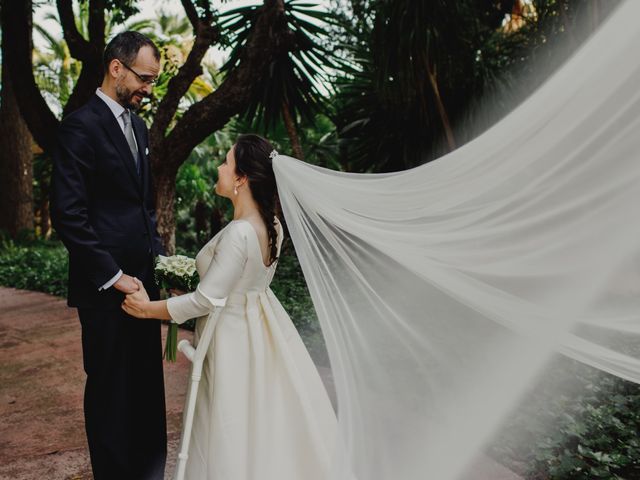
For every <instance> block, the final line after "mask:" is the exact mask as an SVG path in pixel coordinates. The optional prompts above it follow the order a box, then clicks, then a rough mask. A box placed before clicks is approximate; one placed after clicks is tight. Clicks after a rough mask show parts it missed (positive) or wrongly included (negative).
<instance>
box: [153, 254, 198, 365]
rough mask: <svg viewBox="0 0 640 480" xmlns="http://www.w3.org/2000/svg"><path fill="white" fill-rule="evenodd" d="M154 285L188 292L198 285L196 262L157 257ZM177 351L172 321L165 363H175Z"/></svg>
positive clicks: (176, 332)
mask: <svg viewBox="0 0 640 480" xmlns="http://www.w3.org/2000/svg"><path fill="white" fill-rule="evenodd" d="M155 277H156V283H157V284H158V286H159V287H160V288H163V289H165V290H166V291H169V289H176V290H182V291H184V292H190V291H193V290H195V288H196V286H197V285H198V273H197V272H196V261H195V260H194V259H193V258H189V257H187V256H185V255H172V256H171V257H165V256H163V255H158V261H157V262H156V266H155ZM177 349H178V325H177V324H176V323H174V322H173V321H172V322H171V323H170V324H169V330H168V332H167V341H166V344H165V347H164V356H163V358H165V359H166V360H167V361H169V362H175V361H176V353H177Z"/></svg>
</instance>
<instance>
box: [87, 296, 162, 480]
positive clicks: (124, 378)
mask: <svg viewBox="0 0 640 480" xmlns="http://www.w3.org/2000/svg"><path fill="white" fill-rule="evenodd" d="M78 315H79V317H80V323H81V324H82V352H83V361H84V370H85V372H86V374H87V382H86V385H85V391H84V415H85V427H86V433H87V440H88V443H89V451H90V454H91V466H92V469H93V475H94V479H95V480H163V478H164V468H165V461H166V456H167V425H166V409H165V394H164V375H163V365H162V340H161V328H160V320H150V319H137V318H133V317H131V316H129V315H127V314H126V313H125V312H124V311H123V310H121V309H111V310H104V309H102V310H101V309H92V308H79V309H78Z"/></svg>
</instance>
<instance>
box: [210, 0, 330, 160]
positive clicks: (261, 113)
mask: <svg viewBox="0 0 640 480" xmlns="http://www.w3.org/2000/svg"><path fill="white" fill-rule="evenodd" d="M316 7H317V5H316V4H313V3H308V2H307V0H290V1H288V2H285V3H284V4H283V12H284V15H283V16H282V17H281V18H282V21H283V22H285V23H286V27H287V28H288V30H289V32H290V35H289V38H288V39H287V41H288V42H290V43H291V44H293V45H295V47H294V48H289V49H281V50H280V51H279V52H278V54H277V55H276V56H275V57H274V59H273V60H272V61H271V63H270V65H269V67H268V69H266V70H265V71H264V72H262V73H261V75H260V79H259V81H258V82H257V83H256V87H255V88H254V90H253V92H252V95H251V99H250V102H249V105H248V108H247V109H246V111H245V112H243V113H244V116H245V117H246V118H247V119H249V120H254V119H255V120H256V121H255V122H252V123H254V124H255V125H260V126H262V129H263V130H264V131H267V130H273V129H275V128H276V126H277V124H278V123H279V122H280V121H282V122H283V123H284V126H285V128H286V131H287V135H288V137H289V141H290V145H291V149H292V150H293V154H294V156H296V157H297V158H300V159H302V158H304V153H303V150H302V145H301V143H300V137H299V119H302V120H305V121H307V122H309V123H311V124H313V122H314V118H315V115H316V114H317V113H318V112H321V111H323V110H325V103H326V94H323V92H322V90H323V89H324V90H326V86H323V82H328V75H327V72H328V70H329V69H332V68H336V67H337V65H336V63H335V62H334V61H333V60H332V55H331V54H330V52H329V51H328V50H327V49H326V48H325V47H323V46H322V45H321V42H322V41H323V40H324V39H326V36H327V33H328V32H327V30H326V24H329V23H331V22H333V21H334V18H333V16H332V15H331V14H330V13H327V12H322V11H318V10H317V9H316ZM258 12H259V7H258V6H247V7H242V8H238V9H234V10H231V11H229V12H227V13H225V14H223V15H222V18H223V20H224V23H223V27H224V28H225V29H226V31H227V33H228V35H229V41H230V44H233V45H234V48H233V49H232V51H231V54H230V57H229V60H228V61H227V62H226V64H225V65H224V66H223V67H222V71H223V72H229V71H233V70H234V68H236V67H237V66H238V63H239V59H240V56H241V53H242V51H243V49H244V48H245V46H246V41H247V38H248V37H249V35H250V33H251V31H252V30H253V29H254V28H255V22H256V19H257V15H258ZM305 17H306V18H305ZM310 19H314V21H312V20H310Z"/></svg>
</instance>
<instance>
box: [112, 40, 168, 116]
mask: <svg viewBox="0 0 640 480" xmlns="http://www.w3.org/2000/svg"><path fill="white" fill-rule="evenodd" d="M119 63H120V65H119V67H120V68H119V72H118V76H117V78H116V95H117V97H118V101H119V102H120V104H121V105H122V106H123V107H125V108H130V109H131V110H138V109H139V108H140V105H141V103H142V99H143V98H145V97H148V96H150V95H151V90H152V88H153V87H152V86H151V85H150V84H148V83H145V81H143V80H155V79H156V78H157V77H158V73H159V72H160V63H159V62H158V60H156V58H155V56H154V55H153V50H152V49H151V47H149V46H146V45H145V46H144V47H142V48H141V49H140V50H139V51H138V56H137V57H136V59H135V61H134V62H133V63H132V64H131V65H129V64H127V65H126V66H125V64H123V63H122V62H120V61H119ZM127 67H129V68H127ZM140 77H141V78H140Z"/></svg>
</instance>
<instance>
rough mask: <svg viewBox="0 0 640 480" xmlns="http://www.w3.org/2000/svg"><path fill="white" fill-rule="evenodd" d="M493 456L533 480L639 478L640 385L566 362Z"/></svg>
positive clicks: (534, 395) (538, 390)
mask: <svg viewBox="0 0 640 480" xmlns="http://www.w3.org/2000/svg"><path fill="white" fill-rule="evenodd" d="M553 372H554V374H553V375H551V376H547V377H545V378H544V379H542V380H541V382H540V383H539V384H538V385H536V386H535V387H534V388H533V389H532V390H531V394H530V396H529V397H528V398H527V400H526V401H525V402H524V404H523V405H522V406H521V408H519V409H518V411H517V412H516V413H515V414H514V415H513V417H512V418H511V419H510V420H509V422H508V425H507V426H506V428H505V429H503V430H502V432H501V435H500V438H499V439H498V441H497V442H496V443H495V445H494V446H493V447H492V450H491V454H492V455H493V456H495V457H496V458H497V459H498V460H499V461H500V462H501V463H503V464H505V465H507V466H509V467H510V468H512V469H513V470H514V471H519V472H520V473H521V474H523V475H524V476H525V477H526V478H527V479H531V480H542V479H551V480H555V479H557V480H592V479H598V478H603V479H604V478H606V479H627V480H630V479H636V478H640V386H639V385H635V384H631V383H630V382H626V381H624V380H622V379H620V378H617V377H614V376H612V375H609V374H606V373H603V372H600V371H597V370H595V369H593V368H591V367H587V366H585V365H582V364H580V363H578V362H575V361H572V360H568V359H565V358H559V359H557V361H556V363H555V364H554V366H553Z"/></svg>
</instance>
